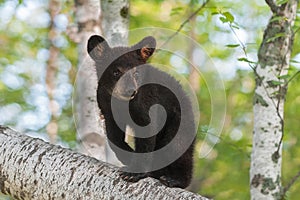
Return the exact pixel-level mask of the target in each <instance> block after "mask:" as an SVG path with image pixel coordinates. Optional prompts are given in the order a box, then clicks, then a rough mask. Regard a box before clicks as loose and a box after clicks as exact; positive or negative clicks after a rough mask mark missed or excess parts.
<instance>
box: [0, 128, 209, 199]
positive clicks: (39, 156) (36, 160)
mask: <svg viewBox="0 0 300 200" xmlns="http://www.w3.org/2000/svg"><path fill="white" fill-rule="evenodd" d="M0 144H1V145H0V191H1V192H2V193H4V194H8V195H11V196H12V197H14V198H15V199H33V200H35V199H145V198H147V199H200V200H206V198H204V197H201V196H200V195H197V194H193V193H191V192H188V191H185V190H183V189H179V188H168V187H166V186H164V185H162V184H161V183H160V182H159V181H158V180H155V179H152V178H146V179H143V180H141V181H139V182H137V183H128V182H125V181H123V180H122V179H121V178H120V177H119V175H118V168H117V167H114V166H111V165H109V164H106V163H103V162H100V161H98V160H96V159H94V158H91V157H87V156H84V155H82V154H79V153H75V152H72V151H70V150H68V149H64V148H62V147H59V146H55V145H51V144H49V143H46V142H44V141H42V140H40V139H36V138H31V137H28V136H26V135H24V134H20V133H17V132H16V131H14V130H12V129H10V128H7V127H3V126H0Z"/></svg>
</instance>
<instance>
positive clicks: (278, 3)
mask: <svg viewBox="0 0 300 200" xmlns="http://www.w3.org/2000/svg"><path fill="white" fill-rule="evenodd" d="M288 1H289V0H277V1H276V4H277V5H282V4H285V3H287V2H288Z"/></svg>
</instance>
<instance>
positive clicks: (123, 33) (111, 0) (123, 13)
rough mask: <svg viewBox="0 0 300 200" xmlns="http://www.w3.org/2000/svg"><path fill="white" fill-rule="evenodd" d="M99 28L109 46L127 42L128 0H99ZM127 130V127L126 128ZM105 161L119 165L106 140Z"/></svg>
mask: <svg viewBox="0 0 300 200" xmlns="http://www.w3.org/2000/svg"><path fill="white" fill-rule="evenodd" d="M100 2H101V28H102V31H103V36H104V37H105V38H106V39H107V41H108V42H109V43H110V45H111V46H122V45H127V44H128V27H129V0H122V1H119V0H101V1H100ZM126 130H127V129H126ZM105 144H106V148H105V150H106V151H105V153H106V162H108V163H111V164H114V165H117V166H120V165H122V164H121V162H120V161H119V160H118V159H117V157H116V155H115V153H114V152H113V151H112V149H111V148H110V146H109V145H108V142H107V141H106V143H105Z"/></svg>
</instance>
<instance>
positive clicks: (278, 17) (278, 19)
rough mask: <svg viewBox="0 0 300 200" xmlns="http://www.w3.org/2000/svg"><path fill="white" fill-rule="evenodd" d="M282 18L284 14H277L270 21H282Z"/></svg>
mask: <svg viewBox="0 0 300 200" xmlns="http://www.w3.org/2000/svg"><path fill="white" fill-rule="evenodd" d="M282 19H283V17H282V16H276V17H273V18H272V19H271V20H270V22H275V21H280V20H282Z"/></svg>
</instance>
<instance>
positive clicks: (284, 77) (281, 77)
mask: <svg viewBox="0 0 300 200" xmlns="http://www.w3.org/2000/svg"><path fill="white" fill-rule="evenodd" d="M290 77H291V76H290V75H288V74H286V75H282V76H279V77H278V79H284V80H285V79H289V78H290Z"/></svg>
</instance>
